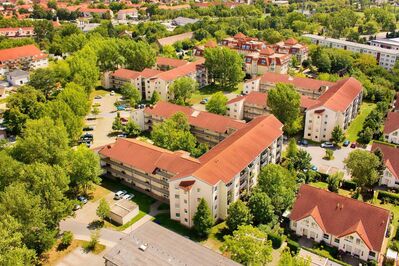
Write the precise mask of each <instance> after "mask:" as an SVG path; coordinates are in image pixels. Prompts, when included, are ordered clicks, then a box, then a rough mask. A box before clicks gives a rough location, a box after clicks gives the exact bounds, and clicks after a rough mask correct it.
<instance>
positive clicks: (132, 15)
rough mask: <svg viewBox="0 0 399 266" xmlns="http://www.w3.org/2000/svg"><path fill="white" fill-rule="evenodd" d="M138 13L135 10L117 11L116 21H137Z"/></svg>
mask: <svg viewBox="0 0 399 266" xmlns="http://www.w3.org/2000/svg"><path fill="white" fill-rule="evenodd" d="M138 18H139V12H138V11H137V9H135V8H129V9H122V10H119V11H118V20H131V19H133V20H137V19H138Z"/></svg>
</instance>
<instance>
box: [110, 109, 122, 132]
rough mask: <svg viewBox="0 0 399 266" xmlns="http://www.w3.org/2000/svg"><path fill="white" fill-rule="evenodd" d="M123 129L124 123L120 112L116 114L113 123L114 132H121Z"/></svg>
mask: <svg viewBox="0 0 399 266" xmlns="http://www.w3.org/2000/svg"><path fill="white" fill-rule="evenodd" d="M122 129H123V125H122V121H121V114H120V113H119V112H118V113H116V117H115V119H114V122H112V130H115V131H121V130H122Z"/></svg>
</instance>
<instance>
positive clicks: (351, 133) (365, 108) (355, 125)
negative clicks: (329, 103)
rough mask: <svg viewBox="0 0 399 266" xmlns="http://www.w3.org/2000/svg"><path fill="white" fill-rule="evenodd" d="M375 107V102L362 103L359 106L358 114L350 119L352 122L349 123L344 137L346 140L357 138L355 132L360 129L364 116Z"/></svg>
mask: <svg viewBox="0 0 399 266" xmlns="http://www.w3.org/2000/svg"><path fill="white" fill-rule="evenodd" d="M375 107H376V104H374V103H366V102H364V103H362V105H361V106H360V113H359V115H358V116H357V117H356V118H355V119H354V120H353V121H352V123H351V124H350V125H349V128H348V130H347V131H346V137H347V139H348V140H350V141H356V140H357V134H358V133H359V132H360V131H361V130H362V128H363V123H364V121H365V120H366V117H367V116H368V115H369V114H370V112H371V111H372V110H373V109H374V108H375Z"/></svg>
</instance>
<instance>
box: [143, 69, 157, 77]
mask: <svg viewBox="0 0 399 266" xmlns="http://www.w3.org/2000/svg"><path fill="white" fill-rule="evenodd" d="M160 73H162V71H161V70H158V69H152V68H144V70H143V71H141V73H140V74H141V76H142V77H144V78H151V77H153V76H156V75H158V74H160Z"/></svg>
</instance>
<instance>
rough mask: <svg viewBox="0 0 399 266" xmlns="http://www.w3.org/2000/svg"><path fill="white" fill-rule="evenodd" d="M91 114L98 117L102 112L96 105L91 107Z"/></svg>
mask: <svg viewBox="0 0 399 266" xmlns="http://www.w3.org/2000/svg"><path fill="white" fill-rule="evenodd" d="M91 114H92V115H94V116H95V117H97V116H98V115H99V114H100V109H99V108H98V107H97V106H94V107H93V109H91Z"/></svg>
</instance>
